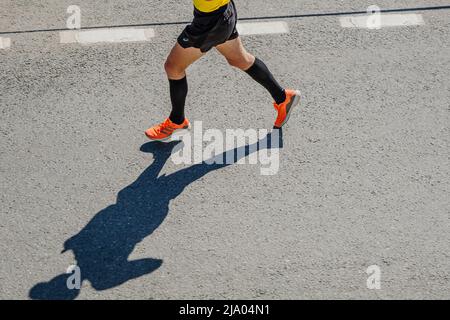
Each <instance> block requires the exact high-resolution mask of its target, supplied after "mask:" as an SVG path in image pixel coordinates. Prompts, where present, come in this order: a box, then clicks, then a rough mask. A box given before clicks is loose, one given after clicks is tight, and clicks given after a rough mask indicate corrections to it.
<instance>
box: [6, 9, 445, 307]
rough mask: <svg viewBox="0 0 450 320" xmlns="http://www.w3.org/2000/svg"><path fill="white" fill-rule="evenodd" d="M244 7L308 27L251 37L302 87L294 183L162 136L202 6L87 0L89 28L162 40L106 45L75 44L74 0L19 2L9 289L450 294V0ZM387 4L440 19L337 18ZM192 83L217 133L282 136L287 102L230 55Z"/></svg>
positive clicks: (251, 43) (294, 132) (14, 23)
mask: <svg viewBox="0 0 450 320" xmlns="http://www.w3.org/2000/svg"><path fill="white" fill-rule="evenodd" d="M236 3H237V7H238V10H239V16H240V18H241V19H242V20H241V21H242V22H268V21H284V22H285V23H286V24H287V26H288V28H289V32H288V33H275V34H259V35H245V36H243V37H242V38H243V41H244V44H245V45H246V47H247V48H248V50H249V51H250V52H252V53H253V54H255V55H256V56H258V57H259V58H260V59H262V60H264V61H265V62H266V64H267V65H268V66H269V68H270V69H271V70H272V71H273V73H274V74H275V76H276V77H277V78H278V79H280V82H282V83H283V84H284V85H285V86H287V87H293V88H296V89H300V90H301V91H302V92H303V101H302V103H301V106H300V107H299V108H298V109H297V110H296V111H295V113H294V114H293V115H292V117H291V119H290V122H289V123H288V125H287V127H286V128H285V129H284V132H283V148H282V149H280V168H279V171H278V173H277V174H275V175H270V176H267V175H261V172H260V167H261V166H260V165H258V164H256V165H250V164H247V165H239V164H233V165H229V166H218V165H211V166H208V165H205V164H203V165H202V164H199V165H186V164H182V165H177V164H175V163H174V161H172V160H171V157H170V152H171V150H172V148H173V147H174V144H173V143H170V144H165V145H161V144H152V143H147V139H146V137H145V136H144V135H143V131H144V130H145V129H146V128H147V127H148V126H150V125H153V124H155V123H156V122H159V121H162V120H164V118H165V117H166V116H167V115H168V112H169V110H170V104H169V95H168V83H167V80H166V76H165V74H164V70H163V63H164V60H165V58H166V55H167V53H168V51H169V50H170V48H171V47H172V45H173V44H174V41H175V39H176V37H177V36H178V34H179V33H180V32H181V30H182V29H183V24H182V22H185V21H189V19H190V18H191V15H192V5H191V2H190V1H189V0H186V1H178V0H177V1H174V0H171V1H151V0H149V1H143V0H114V1H112V0H110V1H87V0H80V1H77V3H76V4H77V5H78V6H79V7H80V8H81V10H82V12H81V13H82V14H81V18H82V20H81V23H82V28H91V27H98V26H103V27H115V26H125V25H146V26H148V27H150V28H152V29H153V30H154V33H155V37H153V38H152V39H151V40H150V41H143V42H117V43H93V44H80V43H69V44H67V43H66V44H62V43H60V38H59V37H60V36H59V32H60V31H62V30H63V29H65V28H66V19H67V17H68V16H69V15H68V14H67V13H66V9H67V7H68V6H69V5H71V4H73V3H72V1H68V0H61V1H50V0H46V1H33V3H31V2H30V1H24V0H23V1H16V0H14V1H13V0H2V1H1V3H0V37H2V38H3V39H4V40H3V46H4V48H3V49H0V75H1V78H0V110H1V120H0V139H1V144H0V159H1V162H0V177H1V179H0V181H1V192H0V200H1V207H0V214H1V216H0V257H1V266H0V298H2V299H29V298H33V299H45V298H65V299H73V298H78V299H114V298H123V299H186V298H193V299H237V298H239V299H310V298H318V299H330V298H333V299H334V298H335V299H348V298H350V299H389V298H399V299H412V298H417V299H429V298H439V299H449V298H450V290H449V287H450V252H449V244H450V232H449V230H450V215H449V212H450V205H449V191H450V188H449V177H450V176H449V141H450V139H449V138H450V137H449V123H450V119H449V110H450V41H449V39H450V9H449V8H447V9H445V8H437V7H440V6H448V5H450V3H449V2H448V1H440V0H420V1H419V0H414V1H386V0H380V1H378V2H377V3H373V2H370V1H363V0H358V1H339V2H338V1H315V0H295V1H294V0H284V1H273V0H272V1H269V0H258V1H256V0H253V1H243V0H236ZM372 4H376V5H378V6H379V7H380V8H382V9H411V10H404V11H398V12H395V13H396V14H415V15H420V17H421V18H422V19H423V24H420V25H403V26H396V27H383V28H381V29H367V28H343V27H342V26H341V23H340V19H341V18H342V16H340V15H334V14H333V13H340V12H344V13H347V14H346V15H345V16H352V14H351V12H356V13H357V12H361V11H365V10H366V8H367V7H368V6H369V5H372ZM423 7H436V8H435V9H432V8H428V9H427V10H420V9H417V8H423ZM414 8H416V9H417V10H416V9H414ZM413 9H414V10H413ZM324 13H330V14H326V15H324ZM356 13H355V16H357V15H358V14H356ZM383 14H391V13H383ZM287 15H290V16H291V17H284V18H283V17H278V18H276V19H270V17H274V16H287ZM249 18H255V19H254V20H251V19H249ZM246 19H247V21H246ZM5 39H9V40H5ZM7 41H9V42H8V45H6V43H7ZM188 79H189V88H190V92H189V97H188V102H187V112H188V116H189V118H190V119H191V121H202V122H203V123H202V125H203V129H204V130H206V129H219V130H220V131H221V132H225V130H226V129H230V128H242V129H248V128H254V129H264V128H271V126H272V124H273V121H274V117H275V112H274V110H273V107H272V105H271V99H270V97H269V95H268V94H267V93H266V92H265V91H264V89H263V88H262V87H260V86H259V85H258V84H257V83H255V82H253V81H251V79H250V78H249V77H248V76H247V75H246V74H245V73H243V72H241V71H239V70H235V69H232V68H230V67H229V66H228V65H227V64H226V62H225V60H224V59H223V58H222V57H221V56H220V55H219V54H218V53H217V52H215V51H214V50H213V51H212V52H211V53H210V54H208V55H207V56H205V57H204V58H202V59H201V60H200V61H199V62H198V63H196V64H195V65H194V66H192V67H191V68H190V69H189V71H188ZM63 250H65V251H64V252H62V251H63ZM75 264H76V265H78V266H79V267H80V272H81V278H82V280H83V281H82V287H81V290H79V291H78V290H69V289H68V288H67V287H66V278H67V276H68V275H66V270H67V268H68V267H69V266H70V265H75ZM369 266H376V267H375V268H376V270H379V271H380V272H381V278H380V282H377V283H379V284H380V285H381V287H380V288H379V289H374V288H373V287H371V286H368V285H367V280H368V278H369V277H372V276H374V275H375V276H376V275H377V274H368V273H367V272H366V271H367V268H368V267H369Z"/></svg>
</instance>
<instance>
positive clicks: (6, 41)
mask: <svg viewBox="0 0 450 320" xmlns="http://www.w3.org/2000/svg"><path fill="white" fill-rule="evenodd" d="M9 47H11V39H10V38H2V37H0V49H8V48H9Z"/></svg>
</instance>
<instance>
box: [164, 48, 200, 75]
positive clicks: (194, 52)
mask: <svg viewBox="0 0 450 320" xmlns="http://www.w3.org/2000/svg"><path fill="white" fill-rule="evenodd" d="M203 55H204V53H203V52H201V51H200V49H197V48H183V47H182V46H180V45H179V44H178V43H176V44H175V46H174V47H173V48H172V50H171V51H170V54H169V56H168V57H167V60H166V63H165V64H164V68H165V70H166V73H167V76H168V77H169V79H172V80H179V79H183V78H184V77H185V76H186V69H187V68H188V67H189V66H190V65H191V64H193V63H194V62H195V61H197V60H198V59H200V58H201V57H202V56H203Z"/></svg>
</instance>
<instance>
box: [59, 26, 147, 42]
mask: <svg viewBox="0 0 450 320" xmlns="http://www.w3.org/2000/svg"><path fill="white" fill-rule="evenodd" d="M153 37H155V31H154V30H153V29H151V28H139V29H137V28H110V29H95V30H81V31H80V30H69V31H61V32H60V33H59V38H60V43H80V44H93V43H105V42H110V43H111V42H112V43H119V42H141V41H149V40H150V39H151V38H153Z"/></svg>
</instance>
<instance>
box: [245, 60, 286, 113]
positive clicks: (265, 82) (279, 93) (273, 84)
mask: <svg viewBox="0 0 450 320" xmlns="http://www.w3.org/2000/svg"><path fill="white" fill-rule="evenodd" d="M245 72H247V73H248V75H250V77H252V78H253V79H254V80H255V81H257V82H258V83H259V84H261V85H262V86H263V87H264V88H266V89H267V90H268V91H269V92H270V94H271V95H272V97H273V99H274V100H275V102H276V103H277V104H280V103H282V102H284V101H285V100H286V93H285V92H284V89H283V88H282V87H281V86H280V85H279V84H278V82H277V81H276V80H275V78H274V77H273V75H272V73H271V72H270V71H269V69H268V68H267V66H266V65H265V64H264V62H262V61H261V60H259V59H258V58H255V63H254V64H253V65H252V66H251V67H250V68H248V69H247V70H246V71H245Z"/></svg>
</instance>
